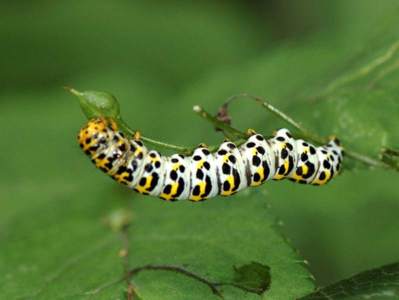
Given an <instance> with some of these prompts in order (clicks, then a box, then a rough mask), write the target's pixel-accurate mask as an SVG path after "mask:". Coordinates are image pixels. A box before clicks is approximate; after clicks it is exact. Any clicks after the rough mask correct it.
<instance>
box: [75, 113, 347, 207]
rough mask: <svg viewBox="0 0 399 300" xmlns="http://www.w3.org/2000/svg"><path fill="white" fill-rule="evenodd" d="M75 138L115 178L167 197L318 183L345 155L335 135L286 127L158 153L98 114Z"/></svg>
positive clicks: (332, 173)
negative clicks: (323, 140)
mask: <svg viewBox="0 0 399 300" xmlns="http://www.w3.org/2000/svg"><path fill="white" fill-rule="evenodd" d="M78 140H79V144H80V146H81V148H82V149H83V150H84V151H85V153H86V154H88V155H89V156H90V157H91V159H92V161H93V162H94V163H95V165H96V166H97V167H98V168H100V169H101V170H103V171H104V172H106V173H107V174H109V175H110V176H111V177H112V178H114V179H115V180H116V181H118V182H120V183H122V184H125V185H127V186H128V187H129V188H132V189H134V190H136V191H137V192H139V193H141V194H145V195H152V196H158V197H160V198H162V199H164V200H168V201H173V200H183V199H189V200H192V201H200V200H204V199H208V198H212V197H215V196H217V195H221V196H229V195H232V194H235V193H236V192H238V191H240V190H242V189H245V188H246V187H249V186H258V185H260V184H262V183H263V182H265V181H267V180H270V179H273V180H281V179H285V178H287V179H290V180H292V181H295V182H299V183H305V184H313V185H322V184H325V183H327V182H328V181H329V180H330V179H332V178H334V177H335V176H336V175H337V174H338V173H339V170H340V168H341V163H342V159H343V150H342V147H341V146H340V143H339V141H338V139H336V138H333V139H331V140H330V142H329V143H328V144H327V145H325V146H320V147H316V146H314V145H312V144H311V143H308V142H305V141H304V140H300V139H299V140H296V139H294V138H293V137H292V136H291V134H290V132H289V131H288V130H287V129H280V130H278V131H277V132H276V133H275V135H274V136H273V137H272V138H270V139H265V138H264V137H263V136H262V135H260V134H253V135H252V136H251V137H249V138H248V140H247V141H246V142H245V143H243V144H242V145H240V146H238V147H237V146H236V145H235V144H234V143H232V142H224V143H222V144H221V145H220V147H219V149H218V150H217V151H216V152H214V153H211V152H210V151H209V150H208V149H207V148H206V147H205V146H199V147H198V148H197V149H195V151H194V152H193V154H192V155H190V156H183V155H181V154H174V155H171V156H162V155H161V154H160V153H159V152H157V151H155V150H149V149H147V148H146V147H145V146H144V144H143V143H142V142H141V141H140V140H137V139H130V140H129V139H127V138H126V137H125V136H124V135H123V133H122V132H120V131H118V129H117V125H116V124H115V123H114V122H113V121H108V120H105V119H102V118H100V119H93V120H90V121H89V122H88V123H87V124H86V126H85V127H84V128H82V129H81V130H80V132H79V136H78Z"/></svg>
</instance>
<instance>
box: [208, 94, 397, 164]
mask: <svg viewBox="0 0 399 300" xmlns="http://www.w3.org/2000/svg"><path fill="white" fill-rule="evenodd" d="M238 99H249V100H253V101H255V102H256V103H258V104H259V105H261V106H262V107H263V108H265V109H266V110H268V111H269V112H271V113H273V114H274V115H276V116H277V117H279V118H280V119H282V120H284V121H285V122H287V123H288V124H289V125H291V126H292V127H294V128H296V129H297V130H298V131H299V132H300V133H301V135H302V136H303V138H305V139H308V140H310V141H312V142H315V143H316V144H325V143H326V142H327V139H326V138H324V137H321V136H319V135H317V134H315V133H313V132H312V131H310V130H308V129H307V128H305V127H304V126H303V125H302V124H300V123H299V122H297V121H295V120H294V119H293V118H291V117H290V116H288V115H287V114H286V113H284V112H282V111H281V110H279V109H278V108H276V107H274V106H273V105H272V104H270V103H269V102H267V101H266V100H265V99H263V98H261V97H258V96H253V95H250V94H247V93H241V94H238V95H234V96H231V97H230V98H228V99H227V100H226V102H225V103H224V104H223V106H222V107H223V109H225V110H227V108H228V106H229V105H230V103H231V102H233V101H235V100H238ZM204 119H206V120H208V121H210V122H211V123H213V124H215V122H214V121H213V120H212V119H210V118H204ZM219 122H221V121H219ZM228 127H230V125H228V124H226V123H224V128H228ZM345 153H346V155H347V156H348V157H350V158H351V159H354V160H357V161H359V162H362V163H363V164H365V165H368V166H371V167H380V168H390V169H394V170H397V171H399V168H398V167H396V166H395V165H391V164H387V163H385V162H383V161H381V160H378V159H375V158H372V157H370V156H367V155H364V154H361V153H358V152H355V151H352V150H350V149H347V148H345Z"/></svg>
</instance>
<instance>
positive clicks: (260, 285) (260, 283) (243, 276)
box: [233, 262, 271, 294]
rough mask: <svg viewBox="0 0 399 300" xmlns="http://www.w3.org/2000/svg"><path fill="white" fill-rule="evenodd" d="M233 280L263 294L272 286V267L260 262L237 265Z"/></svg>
mask: <svg viewBox="0 0 399 300" xmlns="http://www.w3.org/2000/svg"><path fill="white" fill-rule="evenodd" d="M233 282H234V283H235V284H236V285H238V286H242V287H245V288H246V289H250V290H254V291H256V292H257V293H258V294H263V293H264V292H265V291H266V290H267V289H268V288H269V287H270V283H271V275H270V268H269V267H268V266H265V265H262V264H260V263H258V262H251V263H250V264H247V265H243V266H240V267H235V268H234V279H233Z"/></svg>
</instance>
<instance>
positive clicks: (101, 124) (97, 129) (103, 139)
mask: <svg viewBox="0 0 399 300" xmlns="http://www.w3.org/2000/svg"><path fill="white" fill-rule="evenodd" d="M115 130H117V125H116V123H115V122H114V121H112V120H106V119H104V118H96V119H91V120H90V121H89V122H88V123H87V124H86V126H84V127H83V128H82V129H81V130H80V131H79V134H78V142H79V145H80V147H81V148H82V149H83V151H84V152H85V153H86V154H88V155H93V154H94V153H96V152H98V151H99V150H100V149H102V148H104V147H106V145H107V143H108V140H109V138H110V136H111V135H112V132H113V131H115Z"/></svg>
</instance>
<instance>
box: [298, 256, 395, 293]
mask: <svg viewBox="0 0 399 300" xmlns="http://www.w3.org/2000/svg"><path fill="white" fill-rule="evenodd" d="M398 297H399V263H393V264H390V265H385V266H382V267H379V268H375V269H372V270H368V271H364V272H361V273H359V274H356V275H354V276H352V277H350V278H347V279H344V280H341V281H339V282H337V283H334V284H332V285H330V286H327V287H324V288H321V289H319V290H317V291H316V292H314V293H311V294H309V295H307V296H305V297H303V298H301V300H339V299H359V298H363V299H390V298H393V299H397V298H398Z"/></svg>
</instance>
